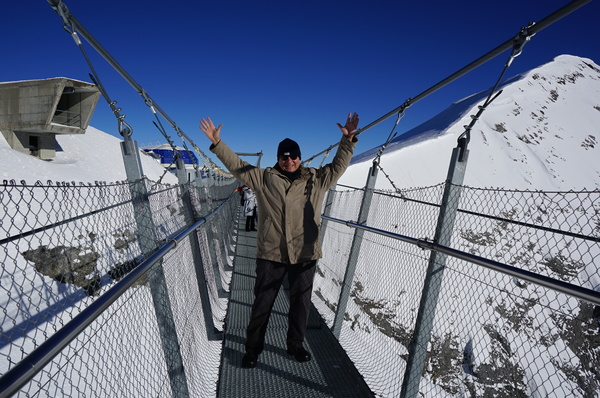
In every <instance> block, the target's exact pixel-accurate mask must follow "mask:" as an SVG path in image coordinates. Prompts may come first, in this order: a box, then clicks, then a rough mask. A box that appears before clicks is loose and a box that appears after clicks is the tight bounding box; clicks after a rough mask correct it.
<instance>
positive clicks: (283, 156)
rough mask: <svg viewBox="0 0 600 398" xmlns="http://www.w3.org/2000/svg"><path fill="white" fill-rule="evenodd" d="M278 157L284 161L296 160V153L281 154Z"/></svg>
mask: <svg viewBox="0 0 600 398" xmlns="http://www.w3.org/2000/svg"><path fill="white" fill-rule="evenodd" d="M279 159H281V160H283V161H284V162H285V161H286V160H288V159H292V160H296V159H298V155H289V156H288V155H281V156H280V157H279Z"/></svg>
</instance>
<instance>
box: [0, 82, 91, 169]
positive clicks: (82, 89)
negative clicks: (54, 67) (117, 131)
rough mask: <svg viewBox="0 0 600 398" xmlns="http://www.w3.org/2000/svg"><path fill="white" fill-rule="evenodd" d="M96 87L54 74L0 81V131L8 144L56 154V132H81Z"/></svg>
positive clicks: (38, 153)
mask: <svg viewBox="0 0 600 398" xmlns="http://www.w3.org/2000/svg"><path fill="white" fill-rule="evenodd" d="M99 98H100V91H99V90H98V88H97V87H96V86H95V85H93V84H90V83H85V82H82V81H79V80H73V79H68V78H64V77H56V78H52V79H43V80H25V81H18V82H7V83H0V131H2V134H3V135H4V138H6V141H7V142H8V144H9V145H10V147H11V148H13V149H14V150H17V151H19V152H22V153H27V154H31V155H33V156H36V157H39V158H41V159H52V158H53V157H54V156H55V155H56V146H57V143H56V135H57V134H84V133H85V130H86V129H87V127H88V124H89V122H90V120H91V118H92V114H93V113H94V109H95V108H96V104H97V103H98V99H99Z"/></svg>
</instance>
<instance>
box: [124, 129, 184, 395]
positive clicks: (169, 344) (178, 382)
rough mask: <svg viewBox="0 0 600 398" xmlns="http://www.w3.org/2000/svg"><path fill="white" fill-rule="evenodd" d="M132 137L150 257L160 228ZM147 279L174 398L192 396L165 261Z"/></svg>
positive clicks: (131, 163)
mask: <svg viewBox="0 0 600 398" xmlns="http://www.w3.org/2000/svg"><path fill="white" fill-rule="evenodd" d="M130 134H131V132H130V131H129V134H123V137H124V141H123V142H121V151H122V154H123V162H124V164H125V172H126V174H127V180H128V181H129V183H130V189H131V199H132V203H133V214H134V217H135V222H136V225H137V229H138V239H139V243H140V246H141V249H142V254H143V255H144V256H145V257H147V256H149V255H150V254H151V253H153V252H154V251H156V249H157V248H158V245H157V236H156V228H155V225H154V221H153V220H152V212H151V208H150V201H149V200H148V190H147V187H146V183H145V181H144V180H143V178H142V176H143V172H142V163H141V160H140V152H139V149H138V146H137V143H136V142H135V141H134V140H132V139H131V136H130ZM147 276H148V284H149V286H150V294H151V295H152V301H153V303H154V312H155V314H156V321H157V324H158V329H159V333H160V338H161V342H162V348H163V352H164V355H165V360H166V362H167V371H168V374H169V380H170V382H171V389H172V391H173V396H175V397H189V396H190V394H189V390H188V385H187V377H186V374H185V369H184V366H183V359H182V357H181V350H180V346H179V340H178V338H177V330H176V327H175V321H174V319H173V312H172V310H171V301H170V299H169V291H168V289H167V283H166V280H165V274H164V270H163V267H162V260H161V261H160V262H159V263H157V264H156V265H155V266H154V267H152V269H151V270H150V271H148V273H147Z"/></svg>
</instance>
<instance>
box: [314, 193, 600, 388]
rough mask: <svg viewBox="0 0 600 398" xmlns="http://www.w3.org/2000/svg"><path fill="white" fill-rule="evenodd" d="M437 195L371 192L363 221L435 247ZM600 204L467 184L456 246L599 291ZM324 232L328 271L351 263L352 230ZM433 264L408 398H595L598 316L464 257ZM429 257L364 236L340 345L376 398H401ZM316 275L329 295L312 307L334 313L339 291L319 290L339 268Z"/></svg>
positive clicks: (340, 206) (594, 197)
mask: <svg viewBox="0 0 600 398" xmlns="http://www.w3.org/2000/svg"><path fill="white" fill-rule="evenodd" d="M443 188H444V186H436V187H430V188H423V189H418V190H413V191H403V192H402V194H395V193H389V192H377V193H376V194H375V195H374V198H373V203H372V206H371V210H370V213H369V218H368V221H367V224H368V226H369V227H374V228H378V229H382V230H385V231H389V232H393V233H396V234H399V235H403V236H407V237H411V238H414V239H419V240H432V239H433V238H434V234H435V228H436V222H437V217H438V214H439V209H440V201H441V197H442V193H443ZM599 196H600V192H598V191H593V192H562V193H549V192H546V193H543V192H521V191H519V192H518V191H503V190H475V189H471V188H467V187H463V194H462V197H461V206H460V209H459V212H458V215H457V218H456V222H455V225H454V229H453V231H452V247H453V248H455V249H458V250H461V251H464V252H466V253H472V254H476V255H478V256H482V257H484V258H489V259H493V260H495V261H499V262H505V263H506V264H508V265H513V266H516V267H519V268H522V269H525V270H528V271H532V272H535V273H537V274H540V275H544V276H548V277H551V278H553V279H556V280H559V281H565V282H568V283H571V284H573V285H576V286H582V287H586V288H588V289H591V290H596V291H597V290H598V289H599V288H600V271H599V269H600V267H599V265H600V258H599V257H600V256H599V255H600V252H599V250H600V243H599V242H600V240H599V239H598V237H599V236H600V227H599V225H600V218H599V214H600V211H599V206H600V200H599V199H600V197H599ZM356 200H359V199H358V198H357V199H356ZM334 206H336V207H335V208H334V209H332V214H336V212H337V214H339V215H338V216H337V217H339V218H340V219H344V220H352V219H353V216H352V215H351V214H353V213H352V210H351V209H352V207H351V206H348V204H346V203H343V202H341V201H340V200H337V201H334ZM348 209H350V210H348ZM346 211H349V214H345V215H344V214H343V213H344V212H346ZM332 217H335V216H332ZM331 224H332V223H329V224H328V226H327V231H326V235H325V242H328V244H327V247H326V248H325V250H324V251H325V254H324V258H325V264H329V263H335V260H334V259H337V258H341V260H340V261H347V259H346V260H345V259H344V253H345V252H346V251H347V250H349V247H350V243H348V242H349V241H351V238H349V236H352V235H353V232H352V229H351V228H349V227H347V226H345V225H343V224H334V225H336V227H331ZM342 242H344V243H343V244H342ZM437 258H438V260H439V261H440V263H438V264H437V265H436V266H435V267H434V269H435V268H437V269H443V270H444V277H443V283H442V286H441V291H440V294H439V298H438V302H437V307H436V309H435V321H434V325H433V330H432V332H431V336H430V338H429V341H428V343H427V347H425V348H426V351H427V357H426V361H425V367H424V369H423V373H422V377H421V382H420V385H419V391H407V396H425V397H434V396H435V397H438V396H448V397H452V396H456V397H464V396H469V397H481V396H494V397H513V396H523V397H529V396H557V397H558V396H561V397H562V396H569V397H595V396H597V394H598V391H600V381H599V380H600V374H599V373H598V370H597V369H598V368H599V366H598V363H599V359H600V337H599V335H600V334H599V333H598V327H599V325H600V311H598V308H597V307H595V306H594V305H592V304H590V303H587V302H585V301H581V300H578V299H575V298H573V297H570V296H568V295H567V294H564V293H558V292H556V291H553V290H550V289H548V288H546V287H541V286H539V285H536V284H534V283H531V282H525V281H524V280H521V279H519V278H516V277H512V276H507V275H505V274H501V273H499V272H497V271H492V270H490V269H487V268H483V267H481V266H478V265H474V264H472V263H470V262H467V261H464V260H459V259H457V258H453V257H447V256H438V257H437ZM429 259H430V251H425V250H422V249H419V248H418V247H417V246H415V245H412V244H408V243H403V242H402V241H400V240H396V239H392V238H389V237H386V236H383V235H379V234H376V233H371V232H368V231H366V232H365V233H364V236H363V241H362V245H361V251H360V256H359V260H358V265H357V269H356V273H355V277H354V280H353V281H352V287H351V293H350V300H349V303H348V307H347V309H346V314H345V316H344V324H343V328H342V333H341V335H340V341H341V343H342V344H343V346H344V348H345V349H346V351H347V352H348V354H349V356H350V357H351V358H352V360H353V361H354V362H355V364H356V366H357V368H358V369H359V371H360V372H361V374H362V376H363V377H364V378H365V380H366V381H367V383H368V384H369V386H370V388H371V389H372V390H373V391H374V392H375V394H376V395H377V396H382V397H397V396H399V395H400V393H401V389H402V383H403V377H404V372H405V367H406V361H407V358H408V355H409V351H408V347H409V345H410V344H411V343H412V342H413V333H414V328H415V321H416V318H417V312H418V311H419V302H420V300H421V294H422V290H423V286H424V278H425V271H426V269H427V264H428V262H429V261H430V260H429ZM444 259H445V262H442V261H444ZM324 269H325V270H327V271H328V272H329V274H326V276H325V277H323V278H322V280H323V282H322V285H320V286H319V288H320V291H321V292H322V291H326V292H327V291H328V290H327V289H330V290H331V289H332V288H333V290H336V292H335V294H332V295H331V296H330V297H329V301H328V302H327V305H320V306H317V307H318V308H319V310H320V311H322V310H323V308H328V309H329V311H331V312H333V311H335V307H336V301H335V300H336V297H337V296H336V294H337V295H339V291H338V289H337V285H336V284H335V283H333V284H330V285H329V286H327V280H328V279H333V278H332V276H331V275H336V278H337V277H338V276H339V275H340V274H343V268H342V269H341V270H340V269H337V268H334V267H327V268H324ZM332 269H336V272H337V274H334V273H333V271H330V270H332ZM336 280H337V281H340V280H341V279H336ZM338 283H339V282H338ZM314 299H315V300H316V301H318V299H321V295H318V294H317V295H316V297H314ZM325 312H326V313H327V311H325ZM328 316H329V318H328V319H331V318H332V317H333V316H334V315H328ZM326 318H327V317H326ZM329 324H330V323H329Z"/></svg>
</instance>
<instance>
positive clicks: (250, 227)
mask: <svg viewBox="0 0 600 398" xmlns="http://www.w3.org/2000/svg"><path fill="white" fill-rule="evenodd" d="M255 229H256V224H254V216H246V231H254V230H255Z"/></svg>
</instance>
